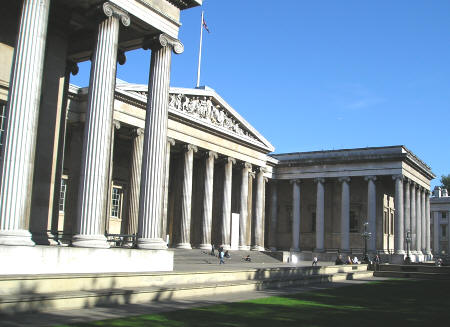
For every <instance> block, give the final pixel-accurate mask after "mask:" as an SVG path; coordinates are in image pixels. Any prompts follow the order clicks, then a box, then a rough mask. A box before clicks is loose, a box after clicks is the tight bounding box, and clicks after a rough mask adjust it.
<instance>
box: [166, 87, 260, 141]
mask: <svg viewBox="0 0 450 327" xmlns="http://www.w3.org/2000/svg"><path fill="white" fill-rule="evenodd" d="M169 109H172V110H177V111H181V112H183V113H185V114H188V115H190V116H192V117H195V118H197V119H200V120H202V121H205V122H207V123H210V124H213V125H216V126H220V127H223V128H225V129H227V130H229V131H232V132H234V133H236V134H238V135H242V136H246V137H248V138H251V139H253V140H256V141H257V139H256V138H255V137H254V136H253V135H251V134H250V133H249V132H248V131H247V130H245V129H244V128H243V127H242V126H241V125H240V124H239V122H237V121H236V120H235V119H234V118H233V117H231V116H230V114H229V113H228V112H227V111H226V110H225V109H224V108H222V107H221V106H220V105H214V104H213V102H212V98H211V97H206V96H187V95H185V94H181V93H177V94H170V98H169Z"/></svg>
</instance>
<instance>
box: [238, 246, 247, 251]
mask: <svg viewBox="0 0 450 327" xmlns="http://www.w3.org/2000/svg"><path fill="white" fill-rule="evenodd" d="M238 249H239V251H250V245H239V247H238Z"/></svg>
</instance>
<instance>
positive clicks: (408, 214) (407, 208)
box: [403, 179, 412, 248]
mask: <svg viewBox="0 0 450 327" xmlns="http://www.w3.org/2000/svg"><path fill="white" fill-rule="evenodd" d="M404 188H405V201H404V204H405V205H404V212H403V215H404V219H405V222H404V225H403V227H404V231H403V235H404V236H405V235H406V232H407V231H409V232H410V233H412V232H411V192H410V190H411V181H410V180H409V179H406V180H405V185H404ZM403 240H404V241H405V238H403ZM403 246H404V248H406V241H405V242H404V243H403Z"/></svg>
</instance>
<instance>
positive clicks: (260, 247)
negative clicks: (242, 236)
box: [250, 245, 265, 251]
mask: <svg viewBox="0 0 450 327" xmlns="http://www.w3.org/2000/svg"><path fill="white" fill-rule="evenodd" d="M250 250H251V251H264V250H265V249H264V247H263V246H261V245H252V247H251V248H250Z"/></svg>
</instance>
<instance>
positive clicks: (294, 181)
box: [289, 179, 303, 184]
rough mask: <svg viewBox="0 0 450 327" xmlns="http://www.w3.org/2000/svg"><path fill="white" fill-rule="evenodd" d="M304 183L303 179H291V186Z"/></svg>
mask: <svg viewBox="0 0 450 327" xmlns="http://www.w3.org/2000/svg"><path fill="white" fill-rule="evenodd" d="M302 182H303V181H302V180H301V179H291V180H290V181H289V183H291V184H301V183H302Z"/></svg>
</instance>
